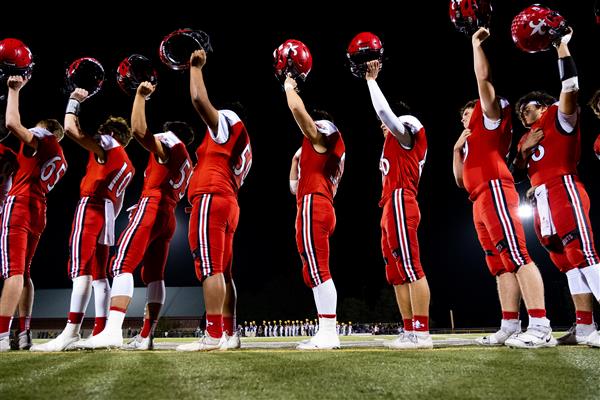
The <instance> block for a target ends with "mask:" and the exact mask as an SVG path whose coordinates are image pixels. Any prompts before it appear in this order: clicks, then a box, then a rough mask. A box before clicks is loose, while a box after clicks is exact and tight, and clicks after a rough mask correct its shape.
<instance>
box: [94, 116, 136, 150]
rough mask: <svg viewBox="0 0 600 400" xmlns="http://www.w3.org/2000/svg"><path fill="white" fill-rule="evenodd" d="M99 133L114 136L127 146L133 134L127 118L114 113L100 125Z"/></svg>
mask: <svg viewBox="0 0 600 400" xmlns="http://www.w3.org/2000/svg"><path fill="white" fill-rule="evenodd" d="M98 133H99V134H101V135H110V136H112V137H113V138H115V140H116V141H117V142H119V143H120V144H121V145H122V146H127V144H128V143H129V141H130V140H131V136H132V133H131V128H129V124H128V123H127V121H126V120H125V118H121V117H113V116H112V115H111V116H110V117H108V118H107V119H106V121H104V123H103V124H102V125H100V126H99V127H98Z"/></svg>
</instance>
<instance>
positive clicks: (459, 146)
mask: <svg viewBox="0 0 600 400" xmlns="http://www.w3.org/2000/svg"><path fill="white" fill-rule="evenodd" d="M469 136H471V130H470V129H465V130H464V131H463V132H462V133H461V135H460V136H459V137H458V140H457V141H456V143H455V144H454V152H453V157H452V172H454V180H455V181H456V186H458V187H459V188H464V187H465V185H464V183H463V166H464V157H465V155H464V154H463V151H464V150H463V149H464V146H465V142H466V141H467V138H468V137H469Z"/></svg>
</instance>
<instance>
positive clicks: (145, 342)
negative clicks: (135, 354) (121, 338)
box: [122, 334, 154, 350]
mask: <svg viewBox="0 0 600 400" xmlns="http://www.w3.org/2000/svg"><path fill="white" fill-rule="evenodd" d="M122 349H123V350H154V338H153V337H152V335H148V337H142V335H139V334H138V335H136V336H135V337H133V338H132V339H131V340H130V341H129V342H128V343H127V344H124V345H123V347H122Z"/></svg>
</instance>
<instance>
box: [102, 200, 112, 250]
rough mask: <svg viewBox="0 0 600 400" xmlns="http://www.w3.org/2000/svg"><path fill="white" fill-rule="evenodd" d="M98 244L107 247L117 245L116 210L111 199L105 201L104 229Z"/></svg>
mask: <svg viewBox="0 0 600 400" xmlns="http://www.w3.org/2000/svg"><path fill="white" fill-rule="evenodd" d="M98 243H100V244H104V245H107V246H113V245H114V244H115V208H114V206H113V203H112V201H110V200H109V199H104V227H103V228H102V232H100V238H98Z"/></svg>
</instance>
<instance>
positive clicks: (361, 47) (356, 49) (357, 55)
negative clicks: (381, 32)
mask: <svg viewBox="0 0 600 400" xmlns="http://www.w3.org/2000/svg"><path fill="white" fill-rule="evenodd" d="M346 57H348V63H349V65H350V72H352V75H354V76H356V77H357V78H361V79H363V78H365V75H366V72H367V63H368V62H369V61H373V60H377V61H378V62H379V69H381V67H382V66H383V43H381V40H380V39H379V37H378V36H377V35H374V34H373V33H371V32H361V33H359V34H358V35H356V36H355V37H354V38H352V40H351V41H350V44H349V45H348V50H347V52H346Z"/></svg>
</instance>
